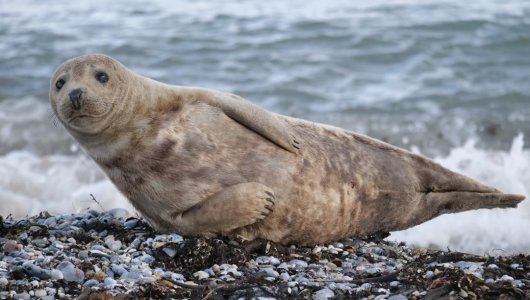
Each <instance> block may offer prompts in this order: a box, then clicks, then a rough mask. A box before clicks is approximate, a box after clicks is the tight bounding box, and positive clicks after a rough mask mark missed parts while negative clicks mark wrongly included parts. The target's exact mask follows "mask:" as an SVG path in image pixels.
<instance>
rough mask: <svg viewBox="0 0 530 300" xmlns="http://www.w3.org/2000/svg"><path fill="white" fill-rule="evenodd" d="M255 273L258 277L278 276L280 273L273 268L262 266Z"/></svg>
mask: <svg viewBox="0 0 530 300" xmlns="http://www.w3.org/2000/svg"><path fill="white" fill-rule="evenodd" d="M256 275H257V276H258V277H272V278H278V276H280V273H278V272H277V271H276V270H274V269H273V268H262V269H261V270H260V271H259V272H258V273H257V274H256Z"/></svg>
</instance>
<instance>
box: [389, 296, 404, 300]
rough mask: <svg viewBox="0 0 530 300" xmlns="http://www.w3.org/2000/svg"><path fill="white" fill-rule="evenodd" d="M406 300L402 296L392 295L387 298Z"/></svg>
mask: <svg viewBox="0 0 530 300" xmlns="http://www.w3.org/2000/svg"><path fill="white" fill-rule="evenodd" d="M407 299H408V298H407V297H406V296H403V295H392V296H390V297H388V300H407Z"/></svg>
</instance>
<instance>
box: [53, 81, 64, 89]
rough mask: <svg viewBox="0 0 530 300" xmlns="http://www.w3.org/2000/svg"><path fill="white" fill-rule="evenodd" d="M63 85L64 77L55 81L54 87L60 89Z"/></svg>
mask: <svg viewBox="0 0 530 300" xmlns="http://www.w3.org/2000/svg"><path fill="white" fill-rule="evenodd" d="M63 85H64V79H59V80H57V82H56V83H55V87H56V88H57V90H60V89H61V88H62V87H63Z"/></svg>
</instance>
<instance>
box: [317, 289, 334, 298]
mask: <svg viewBox="0 0 530 300" xmlns="http://www.w3.org/2000/svg"><path fill="white" fill-rule="evenodd" d="M333 297H335V293H334V292H333V291H332V290H330V289H328V288H323V289H321V290H318V291H316V292H315V293H314V294H313V300H326V299H329V298H333Z"/></svg>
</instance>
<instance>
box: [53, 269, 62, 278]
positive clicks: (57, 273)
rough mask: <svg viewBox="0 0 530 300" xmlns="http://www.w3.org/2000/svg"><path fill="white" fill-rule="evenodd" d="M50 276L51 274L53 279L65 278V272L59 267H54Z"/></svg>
mask: <svg viewBox="0 0 530 300" xmlns="http://www.w3.org/2000/svg"><path fill="white" fill-rule="evenodd" d="M50 276H51V279H53V280H60V279H63V272H61V271H59V270H57V269H53V270H51V271H50Z"/></svg>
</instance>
